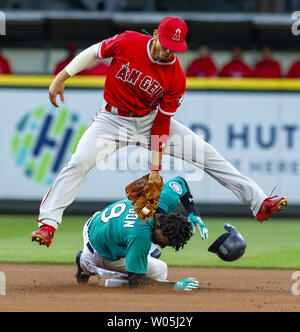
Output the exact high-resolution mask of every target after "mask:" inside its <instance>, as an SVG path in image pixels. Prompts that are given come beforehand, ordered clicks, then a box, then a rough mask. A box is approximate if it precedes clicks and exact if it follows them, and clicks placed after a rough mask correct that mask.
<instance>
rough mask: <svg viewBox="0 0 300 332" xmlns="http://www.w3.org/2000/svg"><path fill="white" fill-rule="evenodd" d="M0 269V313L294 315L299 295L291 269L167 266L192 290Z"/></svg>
mask: <svg viewBox="0 0 300 332" xmlns="http://www.w3.org/2000/svg"><path fill="white" fill-rule="evenodd" d="M0 271H2V272H4V273H5V276H6V295H0V312H1V311H97V312H202V311H218V312H220V311H264V312H265V311H296V312H299V311H300V295H298V296H296V295H293V294H292V291H291V288H292V284H293V283H294V282H295V281H293V280H292V273H293V272H294V271H289V270H248V269H247V270H244V269H214V268H209V269H206V268H169V280H170V281H177V280H180V279H182V278H184V277H195V278H197V279H198V280H199V281H200V283H201V287H200V288H199V289H197V290H195V291H192V292H180V291H174V290H173V288H172V286H171V285H162V286H148V287H145V288H143V289H134V290H130V289H129V288H128V286H123V287H119V288H105V287H104V280H98V279H97V278H95V277H93V278H91V279H90V282H89V284H88V285H87V286H80V285H78V284H77V283H76V280H75V271H76V268H75V265H74V266H64V265H14V264H11V265H10V264H7V265H6V264H2V265H0ZM2 286H3V281H2ZM299 288H300V287H299ZM2 289H3V287H2ZM2 293H3V291H2Z"/></svg>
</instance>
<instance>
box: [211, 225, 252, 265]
mask: <svg viewBox="0 0 300 332" xmlns="http://www.w3.org/2000/svg"><path fill="white" fill-rule="evenodd" d="M224 229H225V230H226V231H228V233H224V234H222V235H221V236H220V237H219V238H217V240H216V241H215V242H214V243H213V244H212V245H211V246H210V247H209V248H208V251H210V252H212V253H214V254H217V255H218V256H219V257H220V258H221V259H222V260H223V261H227V262H232V261H235V260H237V259H239V258H241V257H242V256H243V255H244V253H245V251H246V246H247V245H246V241H245V239H244V238H243V236H242V235H241V234H240V233H239V231H238V230H237V229H236V228H235V227H233V226H232V225H230V224H225V225H224Z"/></svg>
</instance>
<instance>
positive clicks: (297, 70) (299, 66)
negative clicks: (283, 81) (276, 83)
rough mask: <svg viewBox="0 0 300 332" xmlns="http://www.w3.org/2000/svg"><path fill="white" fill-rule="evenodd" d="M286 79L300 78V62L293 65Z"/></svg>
mask: <svg viewBox="0 0 300 332" xmlns="http://www.w3.org/2000/svg"><path fill="white" fill-rule="evenodd" d="M286 77H287V78H300V60H297V61H295V62H294V63H293V64H292V65H291V67H290V69H289V70H288V73H287V75H286Z"/></svg>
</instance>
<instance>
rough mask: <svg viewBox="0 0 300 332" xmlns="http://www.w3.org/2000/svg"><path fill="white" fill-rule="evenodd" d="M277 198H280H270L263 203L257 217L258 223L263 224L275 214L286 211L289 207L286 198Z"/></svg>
mask: <svg viewBox="0 0 300 332" xmlns="http://www.w3.org/2000/svg"><path fill="white" fill-rule="evenodd" d="M277 197H278V196H273V197H268V198H266V199H265V200H264V201H263V202H262V205H261V206H260V209H259V211H258V213H257V215H256V220H257V221H259V222H261V223H263V222H264V221H265V220H267V219H268V218H270V217H272V216H273V215H274V214H276V213H278V212H279V211H281V210H284V209H285V207H286V206H287V199H286V198H284V197H280V198H277Z"/></svg>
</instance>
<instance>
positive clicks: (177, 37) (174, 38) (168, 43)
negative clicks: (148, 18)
mask: <svg viewBox="0 0 300 332" xmlns="http://www.w3.org/2000/svg"><path fill="white" fill-rule="evenodd" d="M187 32H188V27H187V25H186V23H185V22H184V21H183V20H182V19H180V18H178V17H165V18H164V19H163V20H162V21H161V22H160V25H159V27H158V40H159V42H160V43H161V45H162V46H163V47H164V48H166V49H168V50H171V51H175V52H184V51H185V50H186V48H187V45H186V41H185V36H186V34H187Z"/></svg>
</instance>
